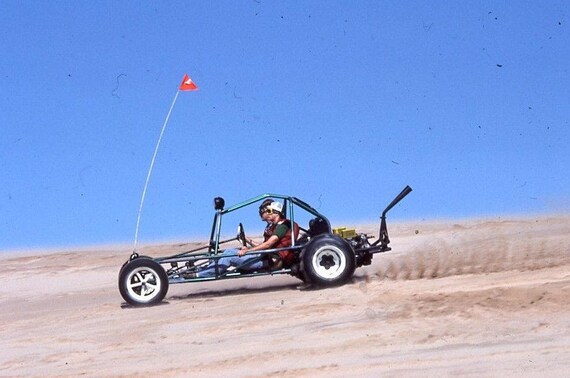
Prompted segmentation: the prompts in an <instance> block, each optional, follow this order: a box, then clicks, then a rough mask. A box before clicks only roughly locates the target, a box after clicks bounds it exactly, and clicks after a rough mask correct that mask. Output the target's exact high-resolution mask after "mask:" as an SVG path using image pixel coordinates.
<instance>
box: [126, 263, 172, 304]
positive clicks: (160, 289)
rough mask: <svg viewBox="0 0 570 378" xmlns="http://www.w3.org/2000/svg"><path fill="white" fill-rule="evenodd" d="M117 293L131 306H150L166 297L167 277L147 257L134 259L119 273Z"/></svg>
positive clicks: (159, 266)
mask: <svg viewBox="0 0 570 378" xmlns="http://www.w3.org/2000/svg"><path fill="white" fill-rule="evenodd" d="M119 291H120V292H121V296H122V297H123V299H124V300H125V301H127V303H129V304H131V305H133V306H150V305H153V304H157V303H159V302H160V301H162V300H163V299H164V297H165V296H166V292H167V291H168V277H167V275H166V272H165V271H164V269H163V268H162V266H161V265H160V264H159V263H157V262H156V261H154V260H152V259H150V258H147V257H139V258H135V259H133V260H131V261H129V262H127V264H126V265H124V266H123V267H122V268H121V271H120V272H119Z"/></svg>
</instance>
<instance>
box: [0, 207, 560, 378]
mask: <svg viewBox="0 0 570 378" xmlns="http://www.w3.org/2000/svg"><path fill="white" fill-rule="evenodd" d="M389 226H390V236H391V239H392V247H393V251H391V252H388V253H385V254H382V255H377V256H376V257H375V258H374V261H373V264H372V265H370V266H368V267H363V268H360V269H358V270H357V272H356V274H355V277H354V279H353V281H352V282H351V283H350V284H347V285H345V286H343V287H339V288H334V289H323V290H303V291H300V290H298V289H297V285H298V283H299V281H298V280H296V279H294V278H292V277H283V276H280V277H259V278H251V279H240V280H227V281H220V282H213V283H195V284H184V285H172V286H171V287H170V290H169V292H168V295H167V297H166V300H165V302H164V304H162V305H159V306H155V307H149V308H132V307H129V306H126V305H124V303H123V301H122V298H121V296H120V294H119V292H118V289H117V274H118V270H119V268H120V266H121V265H122V263H123V262H124V261H125V260H126V259H127V258H128V256H129V254H130V250H129V248H128V247H124V248H121V247H116V248H104V249H93V250H81V251H65V252H56V253H49V254H47V253H44V254H42V253H32V254H26V255H21V256H20V255H3V257H2V258H1V260H0V261H1V262H2V267H3V269H2V271H1V272H0V277H1V281H2V287H0V298H1V299H0V303H1V306H0V341H1V342H2V345H3V346H4V348H3V351H2V353H1V354H0V376H26V377H30V376H73V377H76V376H79V375H84V376H148V375H150V374H160V376H165V377H175V376H190V375H195V376H224V375H232V376H247V377H265V376H279V377H297V376H311V377H314V376H327V377H330V376H332V377H344V376H420V375H421V376H441V375H444V376H457V375H461V376H477V377H479V376H521V375H522V376H549V377H550V376H560V377H562V376H567V375H568V373H567V371H570V333H569V332H568V330H569V329H570V216H544V217H527V218H514V217H513V218H505V219H499V218H496V219H478V220H464V221H455V222H444V221H440V222H427V221H422V222H408V223H401V224H395V225H394V224H392V225H389ZM360 230H365V231H367V232H371V233H376V232H377V226H376V225H375V226H364V227H361V228H360ZM183 247H185V245H155V246H147V247H145V248H144V249H143V251H142V252H143V253H144V254H149V255H152V256H161V255H165V254H168V253H170V252H171V251H175V250H177V248H183Z"/></svg>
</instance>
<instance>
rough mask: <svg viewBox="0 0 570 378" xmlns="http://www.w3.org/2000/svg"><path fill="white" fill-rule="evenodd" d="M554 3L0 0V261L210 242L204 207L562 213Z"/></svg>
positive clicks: (561, 83)
mask: <svg viewBox="0 0 570 378" xmlns="http://www.w3.org/2000/svg"><path fill="white" fill-rule="evenodd" d="M569 8H570V6H569V5H568V2H566V1H544V2H537V1H517V2H498V1H471V2H449V1H429V2H427V1H264V0H258V1H255V0H253V1H217V2H211V1H187V2H176V1H172V2H168V3H166V2H164V3H163V2H150V1H148V2H146V1H141V2H138V1H137V2H135V1H123V2H118V1H96V2H88V1H67V2H66V1H58V2H40V1H3V2H0V24H1V25H2V27H1V34H0V48H1V51H2V58H1V59H0V124H1V128H2V133H1V136H0V182H1V185H0V226H1V227H0V249H20V248H41V247H65V246H76V245H86V244H90V245H92V244H108V243H120V242H125V243H129V242H131V241H132V239H133V236H134V228H135V224H136V217H137V211H138V206H139V202H140V197H141V192H142V188H143V185H144V181H145V178H146V174H147V170H148V167H149V164H150V159H151V157H152V153H153V150H154V147H155V144H156V141H157V138H158V135H159V133H160V129H161V126H162V123H163V122H164V119H165V117H166V114H167V112H168V109H169V106H170V104H171V102H172V100H173V98H174V96H175V94H176V91H177V88H178V85H179V84H180V81H181V79H182V76H183V75H184V73H188V74H189V75H190V76H191V77H192V79H193V80H194V81H195V82H196V83H197V84H198V86H199V87H200V90H199V91H197V92H183V93H180V96H179V97H178V100H177V102H176V105H175V107H174V109H173V112H172V115H171V117H170V121H169V123H168V127H167V129H166V133H165V135H164V139H163V141H162V144H161V147H160V151H159V153H158V157H157V160H156V163H155V167H154V171H153V175H152V177H151V180H150V184H149V188H148V192H147V197H146V202H145V205H144V210H143V213H142V219H141V228H140V233H139V236H140V239H141V240H143V241H155V240H171V239H181V238H182V239H183V238H187V237H194V236H198V235H206V234H208V232H209V230H210V222H211V218H212V215H213V209H212V198H213V197H215V196H223V197H225V198H226V202H227V203H229V204H233V203H237V202H240V201H242V200H244V199H247V198H250V197H253V196H256V195H258V194H261V193H264V192H274V193H284V194H293V195H296V196H298V197H300V198H302V199H304V200H306V201H307V202H309V203H311V204H313V205H314V206H315V207H317V208H318V209H319V210H320V211H322V212H323V213H324V214H326V215H327V216H329V218H330V219H331V220H332V221H333V224H339V223H340V224H343V223H344V224H346V223H347V222H357V221H376V220H377V219H378V216H379V213H380V212H381V211H382V209H383V208H384V207H385V206H386V204H387V203H388V202H390V200H391V199H392V198H393V197H394V196H395V195H396V194H397V193H398V192H399V191H400V190H401V189H402V188H403V187H404V186H405V185H410V186H412V187H413V188H414V192H413V193H412V194H411V195H410V196H409V197H408V198H406V199H405V201H403V202H402V203H401V204H400V205H398V206H397V207H396V208H395V209H394V210H392V212H391V213H390V218H391V219H392V220H410V219H426V220H429V219H440V218H465V217H478V216H503V215H512V214H538V213H549V212H568V210H570V195H569V191H568V187H569V184H570V183H569V181H570V179H569V177H570V176H569V175H568V173H567V171H568V167H570V153H569V152H568V148H567V143H568V141H569V140H570V131H569V130H570V125H569V120H570V110H569V109H570V107H569V106H568V103H569V102H568V100H569V98H570V89H569V88H570V75H569V72H568V69H569V68H568V67H569V64H568V62H570V56H569V55H570V49H569V46H570V37H569V34H568V22H569V20H568V12H569Z"/></svg>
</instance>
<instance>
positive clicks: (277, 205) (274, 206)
mask: <svg viewBox="0 0 570 378" xmlns="http://www.w3.org/2000/svg"><path fill="white" fill-rule="evenodd" d="M267 208H268V209H271V210H273V211H274V212H276V213H279V214H283V204H282V203H281V202H271V203H270V204H269V206H267Z"/></svg>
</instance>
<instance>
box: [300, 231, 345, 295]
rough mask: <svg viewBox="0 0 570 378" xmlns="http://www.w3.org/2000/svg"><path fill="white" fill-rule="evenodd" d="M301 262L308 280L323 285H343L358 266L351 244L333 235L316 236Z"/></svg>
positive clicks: (307, 247)
mask: <svg viewBox="0 0 570 378" xmlns="http://www.w3.org/2000/svg"><path fill="white" fill-rule="evenodd" d="M301 264H302V266H301V270H302V271H303V273H304V275H305V278H306V279H307V281H309V282H311V283H313V284H317V285H322V286H334V285H342V284H343V283H345V282H346V281H347V280H349V279H350V278H351V277H352V274H353V273H354V269H355V268H356V263H355V256H354V251H353V250H352V248H351V247H350V245H348V243H346V242H345V241H344V239H342V238H340V237H338V236H333V235H322V236H318V237H316V238H314V239H313V240H312V241H311V242H310V243H309V244H308V245H307V246H306V247H305V249H304V250H303V252H302V253H301Z"/></svg>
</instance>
